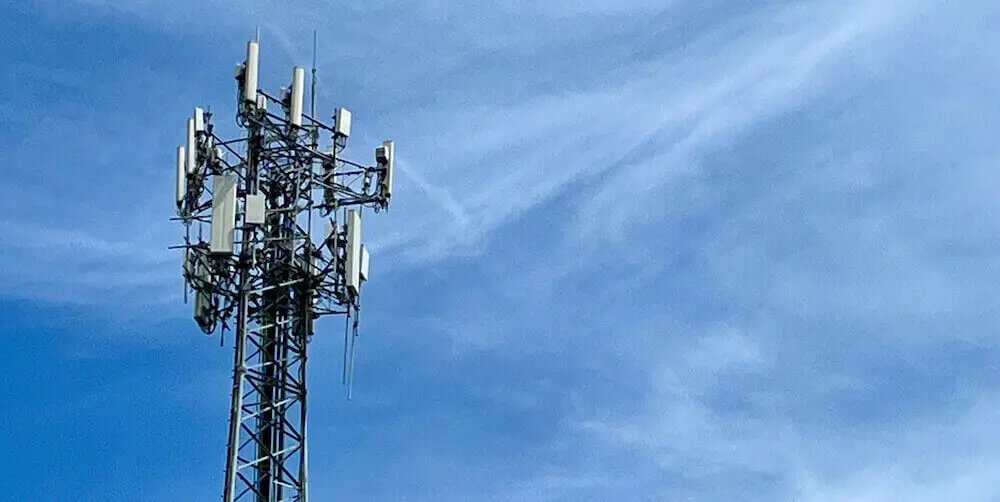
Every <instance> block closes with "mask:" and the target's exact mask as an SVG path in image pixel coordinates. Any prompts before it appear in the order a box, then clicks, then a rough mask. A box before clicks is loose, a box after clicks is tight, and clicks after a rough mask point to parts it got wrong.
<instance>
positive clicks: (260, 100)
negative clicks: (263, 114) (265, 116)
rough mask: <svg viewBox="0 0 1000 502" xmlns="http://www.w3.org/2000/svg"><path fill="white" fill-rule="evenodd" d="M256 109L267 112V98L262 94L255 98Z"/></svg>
mask: <svg viewBox="0 0 1000 502" xmlns="http://www.w3.org/2000/svg"><path fill="white" fill-rule="evenodd" d="M257 108H259V109H261V110H265V111H266V110H267V96H264V95H263V94H261V95H260V96H257Z"/></svg>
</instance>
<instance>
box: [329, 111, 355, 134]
mask: <svg viewBox="0 0 1000 502" xmlns="http://www.w3.org/2000/svg"><path fill="white" fill-rule="evenodd" d="M333 133H334V135H336V136H343V137H345V138H346V137H349V136H350V135H351V111H350V110H348V109H347V108H337V109H336V110H334V112H333Z"/></svg>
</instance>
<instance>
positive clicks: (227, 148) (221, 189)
mask: <svg viewBox="0 0 1000 502" xmlns="http://www.w3.org/2000/svg"><path fill="white" fill-rule="evenodd" d="M314 67H315V65H314ZM258 73H259V46H258V43H257V42H256V41H251V42H249V43H248V44H247V56H246V60H245V61H244V62H243V63H242V64H240V65H238V66H237V67H236V82H237V89H238V92H237V114H236V121H237V124H238V125H239V127H240V128H241V129H242V130H243V131H244V132H243V135H242V136H241V137H239V138H236V139H228V140H227V139H223V138H221V137H219V136H218V135H217V134H216V133H215V126H214V124H213V123H212V118H213V115H212V113H211V112H210V111H208V110H205V109H202V108H195V110H194V113H193V114H192V116H191V117H189V118H188V120H187V130H186V139H185V143H184V145H183V146H180V147H178V148H177V166H176V168H177V187H176V188H177V190H176V195H177V197H176V199H177V214H178V217H177V218H175V219H176V220H179V221H181V222H183V224H184V228H185V236H184V244H183V245H182V246H176V247H177V248H181V249H183V268H182V271H183V276H184V281H185V300H186V299H187V293H188V292H191V293H192V294H193V296H194V298H193V304H194V319H195V321H196V322H197V324H198V326H199V327H200V328H201V329H202V331H204V332H205V333H206V334H212V333H215V332H219V331H221V332H223V333H224V332H225V331H227V330H231V331H233V333H234V334H235V343H234V345H235V361H234V369H233V388H232V407H231V412H230V419H229V420H230V423H229V442H228V448H227V457H226V479H225V491H224V494H223V499H224V500H225V501H226V502H234V501H237V500H253V501H256V502H271V501H279V500H280V501H305V500H306V477H307V476H306V471H307V459H306V359H307V358H306V354H307V347H308V344H309V341H310V338H311V337H312V335H313V323H314V322H315V320H316V319H318V318H319V317H322V316H335V315H336V316H345V318H346V321H345V333H344V337H345V338H344V339H345V342H344V368H343V383H344V384H345V385H346V386H347V388H348V396H350V389H351V380H352V375H353V367H354V362H353V354H354V342H355V340H356V338H357V336H358V319H359V313H360V309H361V300H360V299H361V289H362V285H363V284H364V283H365V281H366V280H367V279H368V264H369V253H368V250H367V248H366V247H365V246H364V243H363V240H362V237H361V211H362V209H363V208H365V207H369V208H372V209H373V210H374V211H375V212H378V211H380V210H382V209H387V208H388V206H389V200H390V198H391V195H392V175H393V157H394V156H395V149H394V148H395V147H394V143H393V142H392V141H384V142H383V143H382V144H381V145H379V146H378V147H377V148H376V149H375V156H374V157H375V158H374V161H375V165H373V166H369V165H364V164H360V163H356V162H352V161H349V160H347V159H344V158H342V156H341V155H342V153H343V150H344V148H345V147H346V146H347V140H348V138H349V137H350V134H351V113H350V112H349V111H348V110H346V109H343V108H337V109H336V110H335V111H334V114H333V117H332V118H333V121H332V124H330V125H327V124H324V123H323V122H322V121H320V120H319V119H318V118H317V117H315V116H314V115H315V101H313V105H312V110H311V114H306V113H305V112H304V110H303V96H304V88H303V86H304V81H305V71H304V69H303V68H300V67H295V68H293V69H292V74H291V84H290V86H289V87H287V88H283V89H282V90H281V92H280V94H279V95H277V96H273V95H271V94H268V93H266V92H265V91H263V90H261V89H259V88H258ZM313 85H315V68H314V69H313ZM269 107H270V110H269ZM321 136H325V137H328V138H329V146H328V147H326V148H325V149H322V148H321V147H320V137H321ZM314 215H315V216H316V217H317V218H322V219H325V220H326V225H325V228H326V231H325V232H324V233H323V234H322V235H320V236H318V237H319V238H318V239H315V238H314V235H313V232H312V228H313V221H312V219H313V216H314Z"/></svg>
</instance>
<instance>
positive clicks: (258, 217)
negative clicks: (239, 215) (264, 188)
mask: <svg viewBox="0 0 1000 502" xmlns="http://www.w3.org/2000/svg"><path fill="white" fill-rule="evenodd" d="M246 204H247V205H246V215H245V216H244V218H243V223H245V224H247V225H263V224H264V214H265V211H264V208H265V201H264V194H259V193H257V194H248V195H247V202H246Z"/></svg>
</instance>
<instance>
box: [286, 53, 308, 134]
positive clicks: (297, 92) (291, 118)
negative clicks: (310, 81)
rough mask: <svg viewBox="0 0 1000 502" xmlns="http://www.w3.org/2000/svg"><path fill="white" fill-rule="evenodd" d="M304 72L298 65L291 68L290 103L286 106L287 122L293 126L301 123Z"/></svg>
mask: <svg viewBox="0 0 1000 502" xmlns="http://www.w3.org/2000/svg"><path fill="white" fill-rule="evenodd" d="M305 80H306V72H305V70H304V69H302V68H301V67H299V66H296V67H294V68H292V103H291V104H290V105H289V107H288V122H289V123H291V124H292V125H293V126H301V125H302V94H303V93H304V91H305V89H304V87H305Z"/></svg>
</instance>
